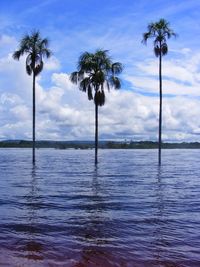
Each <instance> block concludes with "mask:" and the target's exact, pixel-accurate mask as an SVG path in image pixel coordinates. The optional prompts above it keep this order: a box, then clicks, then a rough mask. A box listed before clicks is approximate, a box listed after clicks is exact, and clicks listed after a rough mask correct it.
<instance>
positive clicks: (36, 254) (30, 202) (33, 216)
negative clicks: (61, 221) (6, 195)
mask: <svg viewBox="0 0 200 267" xmlns="http://www.w3.org/2000/svg"><path fill="white" fill-rule="evenodd" d="M30 177H31V180H30V186H29V192H28V194H27V196H26V201H27V203H26V205H27V222H26V223H25V224H24V226H25V229H24V230H25V237H24V242H23V243H24V245H23V249H22V251H23V257H25V258H27V259H29V260H34V261H38V260H42V259H43V257H42V254H41V253H42V249H43V246H42V243H41V242H40V241H39V233H40V227H39V222H38V212H37V211H38V208H39V206H40V201H39V199H40V198H39V192H38V186H37V167H36V166H35V165H33V167H32V170H31V176H30Z"/></svg>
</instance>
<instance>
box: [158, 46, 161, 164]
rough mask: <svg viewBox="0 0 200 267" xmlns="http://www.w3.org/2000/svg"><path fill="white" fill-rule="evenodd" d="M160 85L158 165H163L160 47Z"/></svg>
mask: <svg viewBox="0 0 200 267" xmlns="http://www.w3.org/2000/svg"><path fill="white" fill-rule="evenodd" d="M159 84H160V103H159V133H158V164H159V165H161V147H162V54H161V47H160V55H159Z"/></svg>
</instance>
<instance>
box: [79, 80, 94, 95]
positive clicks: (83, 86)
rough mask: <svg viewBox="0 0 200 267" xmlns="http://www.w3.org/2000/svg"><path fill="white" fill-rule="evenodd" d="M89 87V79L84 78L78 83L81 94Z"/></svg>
mask: <svg viewBox="0 0 200 267" xmlns="http://www.w3.org/2000/svg"><path fill="white" fill-rule="evenodd" d="M89 86H91V81H90V77H86V78H84V79H83V80H82V81H80V84H79V89H80V90H81V91H83V92H87V90H88V87H89Z"/></svg>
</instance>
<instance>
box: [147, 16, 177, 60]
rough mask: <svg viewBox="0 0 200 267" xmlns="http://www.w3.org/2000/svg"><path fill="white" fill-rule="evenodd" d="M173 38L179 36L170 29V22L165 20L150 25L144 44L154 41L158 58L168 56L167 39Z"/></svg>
mask: <svg viewBox="0 0 200 267" xmlns="http://www.w3.org/2000/svg"><path fill="white" fill-rule="evenodd" d="M172 36H174V37H176V36H177V34H176V33H174V31H173V30H172V29H170V25H169V22H167V21H166V20H165V19H160V20H159V21H158V22H155V23H150V24H149V25H148V31H147V32H145V33H144V34H143V40H142V42H143V43H145V44H146V43H147V40H148V39H149V38H155V39H154V53H155V55H156V56H157V57H158V56H159V55H160V54H161V55H162V56H164V55H166V54H167V52H168V46H167V39H170V38H171V37H172Z"/></svg>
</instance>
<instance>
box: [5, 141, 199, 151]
mask: <svg viewBox="0 0 200 267" xmlns="http://www.w3.org/2000/svg"><path fill="white" fill-rule="evenodd" d="M31 147H32V141H26V140H8V141H1V142H0V148H31ZM94 147H95V142H93V141H36V148H55V149H93V148H94ZM99 148H101V149H157V148H158V142H153V141H138V142H136V141H131V142H127V141H100V142H99ZM162 148H163V149H176V148H179V149H186V148H188V149H200V143H198V142H191V143H186V142H182V143H162Z"/></svg>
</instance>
